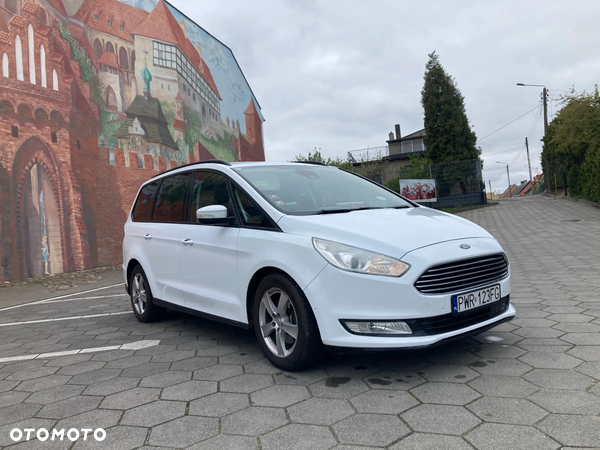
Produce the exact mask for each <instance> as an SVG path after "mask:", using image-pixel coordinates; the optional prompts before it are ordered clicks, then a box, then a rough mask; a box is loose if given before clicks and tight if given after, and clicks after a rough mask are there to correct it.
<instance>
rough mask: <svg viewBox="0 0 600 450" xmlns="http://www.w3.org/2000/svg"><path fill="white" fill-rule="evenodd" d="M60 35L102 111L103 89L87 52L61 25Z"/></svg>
mask: <svg viewBox="0 0 600 450" xmlns="http://www.w3.org/2000/svg"><path fill="white" fill-rule="evenodd" d="M60 34H61V36H62V37H63V38H65V39H66V40H68V41H69V44H71V57H72V58H73V59H74V60H75V61H77V62H78V63H79V67H80V68H81V75H82V78H83V81H85V82H86V83H88V84H89V85H90V90H91V92H92V95H93V96H94V101H95V102H96V103H97V104H98V106H99V107H100V110H101V111H104V106H105V105H104V95H103V92H104V88H103V86H102V83H101V82H100V77H98V72H97V71H96V68H95V67H94V63H93V62H92V60H91V59H90V57H89V55H88V53H87V50H86V49H85V48H84V47H83V45H81V43H80V42H79V41H78V40H77V39H75V37H74V36H73V35H72V34H71V32H70V31H69V30H68V29H67V28H66V27H65V25H64V24H62V23H61V24H60Z"/></svg>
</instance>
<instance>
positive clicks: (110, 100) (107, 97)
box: [104, 86, 117, 111]
mask: <svg viewBox="0 0 600 450" xmlns="http://www.w3.org/2000/svg"><path fill="white" fill-rule="evenodd" d="M104 109H106V110H107V111H109V110H110V111H116V110H117V94H115V90H114V89H113V88H112V87H111V86H107V87H106V91H104Z"/></svg>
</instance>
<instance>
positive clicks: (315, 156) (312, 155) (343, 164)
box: [292, 147, 350, 170]
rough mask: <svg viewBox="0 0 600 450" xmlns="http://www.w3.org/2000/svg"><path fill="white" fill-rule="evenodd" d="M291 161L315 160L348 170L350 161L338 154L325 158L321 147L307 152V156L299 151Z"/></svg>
mask: <svg viewBox="0 0 600 450" xmlns="http://www.w3.org/2000/svg"><path fill="white" fill-rule="evenodd" d="M292 161H315V162H320V163H323V164H327V165H328V166H336V167H339V168H340V169H345V170H350V163H349V162H348V161H345V160H343V159H342V158H340V157H339V156H338V157H337V158H336V159H331V158H327V159H325V158H324V157H323V156H322V155H321V149H317V148H316V147H315V150H314V152H308V156H304V155H303V154H302V153H300V154H298V155H296V156H294V159H293V160H292Z"/></svg>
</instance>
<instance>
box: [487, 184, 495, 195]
mask: <svg viewBox="0 0 600 450" xmlns="http://www.w3.org/2000/svg"><path fill="white" fill-rule="evenodd" d="M488 182H489V183H490V198H493V197H494V193H493V192H492V180H488Z"/></svg>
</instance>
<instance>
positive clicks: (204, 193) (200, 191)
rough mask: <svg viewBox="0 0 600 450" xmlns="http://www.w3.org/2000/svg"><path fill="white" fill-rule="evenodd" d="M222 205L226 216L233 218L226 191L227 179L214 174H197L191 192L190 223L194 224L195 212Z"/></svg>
mask: <svg viewBox="0 0 600 450" xmlns="http://www.w3.org/2000/svg"><path fill="white" fill-rule="evenodd" d="M212 205H222V206H225V207H226V208H227V216H233V211H232V210H231V205H230V202H229V191H228V190H227V178H225V176H224V175H221V174H219V173H215V172H198V173H196V179H195V180H194V187H193V190H192V202H191V207H190V214H189V218H190V222H194V223H195V222H196V211H197V210H198V209H200V208H204V207H205V206H212Z"/></svg>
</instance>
